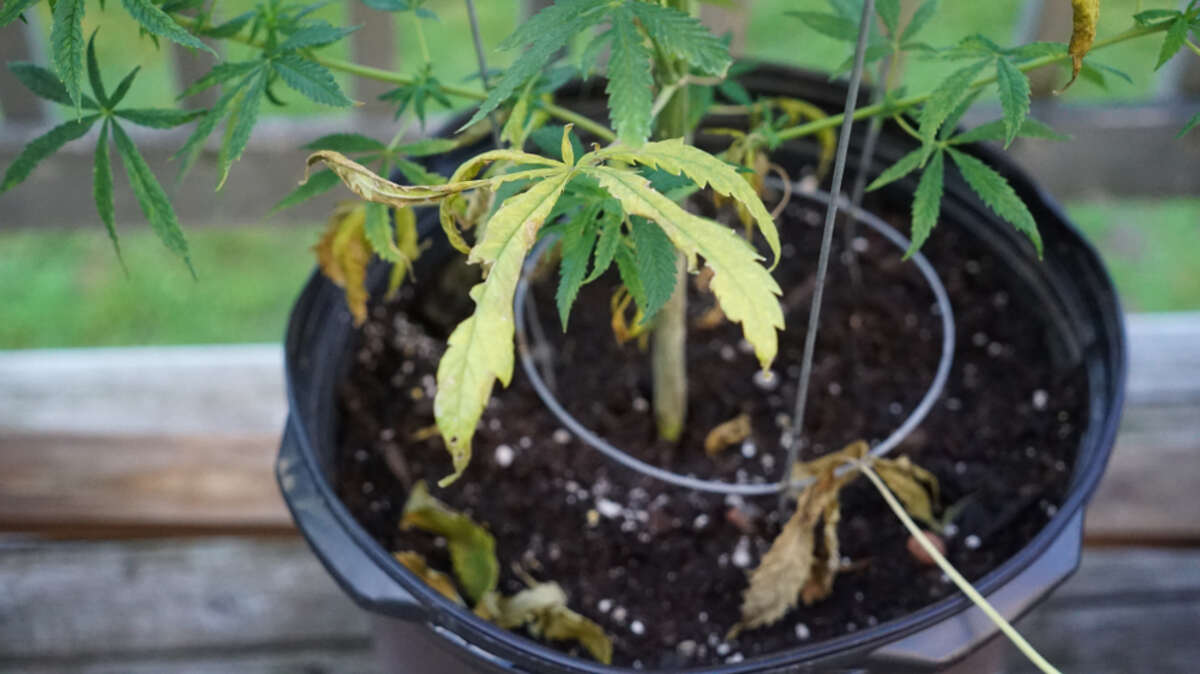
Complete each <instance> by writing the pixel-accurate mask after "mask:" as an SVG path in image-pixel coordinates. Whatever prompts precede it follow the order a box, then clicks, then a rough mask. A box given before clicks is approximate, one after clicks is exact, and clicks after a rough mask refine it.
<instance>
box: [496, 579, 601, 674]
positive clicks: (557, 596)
mask: <svg viewBox="0 0 1200 674" xmlns="http://www.w3.org/2000/svg"><path fill="white" fill-rule="evenodd" d="M530 581H531V579H529V580H527V581H526V582H529V583H530V586H529V588H528V589H525V590H521V591H520V592H518V593H516V594H514V595H513V596H511V597H502V596H500V595H499V593H496V592H489V593H488V594H486V595H484V597H483V599H482V600H481V601H480V602H479V604H478V605H477V606H476V607H475V614H476V615H478V616H479V617H481V618H483V619H484V620H488V621H491V622H493V623H495V624H496V625H499V626H500V627H503V628H505V629H516V628H518V627H522V626H524V627H525V628H527V629H528V630H529V633H530V634H531V635H533V636H534V637H535V638H538V639H546V640H550V641H578V642H579V643H580V644H581V645H582V646H583V647H584V648H585V649H587V651H588V653H590V654H591V655H592V657H593V658H595V659H596V660H598V661H600V662H602V663H604V664H606V665H607V664H611V663H612V651H613V645H612V640H611V639H609V638H608V635H607V634H605V633H604V630H603V629H602V628H601V627H600V626H599V625H597V624H596V623H594V622H592V621H591V620H588V619H587V618H585V617H583V616H581V615H579V614H578V613H576V612H574V611H572V610H571V609H569V608H567V593H566V592H564V591H563V589H562V587H561V586H559V584H558V583H531V582H530Z"/></svg>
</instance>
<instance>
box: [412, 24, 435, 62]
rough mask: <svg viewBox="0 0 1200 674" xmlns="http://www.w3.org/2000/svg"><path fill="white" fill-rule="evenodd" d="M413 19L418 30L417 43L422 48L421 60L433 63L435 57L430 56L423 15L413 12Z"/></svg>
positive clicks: (414, 26)
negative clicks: (422, 20)
mask: <svg viewBox="0 0 1200 674" xmlns="http://www.w3.org/2000/svg"><path fill="white" fill-rule="evenodd" d="M412 20H413V28H414V29H415V30H416V31H417V45H418V46H419V47H420V48H421V60H422V61H424V62H425V65H427V66H428V65H430V64H432V63H433V59H431V58H430V57H429V45H428V44H426V42H425V29H424V28H422V27H421V17H419V16H417V13H416V12H413V13H412Z"/></svg>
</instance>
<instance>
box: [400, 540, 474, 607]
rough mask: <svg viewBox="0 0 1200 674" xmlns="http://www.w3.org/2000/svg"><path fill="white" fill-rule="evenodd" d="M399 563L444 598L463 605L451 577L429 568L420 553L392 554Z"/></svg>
mask: <svg viewBox="0 0 1200 674" xmlns="http://www.w3.org/2000/svg"><path fill="white" fill-rule="evenodd" d="M392 556H393V557H395V558H396V561H397V562H400V563H401V564H403V565H404V567H405V568H406V569H408V570H409V571H412V572H413V573H415V574H417V577H418V578H420V579H421V580H423V581H425V584H426V585H428V586H429V587H432V588H433V589H435V590H437V591H438V593H440V594H441V595H442V596H443V597H445V598H447V599H449V600H450V601H452V602H454V603H456V604H462V603H463V600H462V597H460V596H459V595H458V590H457V589H455V587H454V581H453V580H450V576H447V575H446V574H444V573H442V572H441V571H438V570H437V569H431V568H429V564H428V563H427V562H426V561H425V558H424V557H422V556H421V554H420V553H418V552H413V551H411V550H405V551H403V552H395V553H392Z"/></svg>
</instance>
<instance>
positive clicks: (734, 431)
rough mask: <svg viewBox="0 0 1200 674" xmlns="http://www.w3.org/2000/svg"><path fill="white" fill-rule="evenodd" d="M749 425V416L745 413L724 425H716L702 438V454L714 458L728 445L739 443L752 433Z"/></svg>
mask: <svg viewBox="0 0 1200 674" xmlns="http://www.w3.org/2000/svg"><path fill="white" fill-rule="evenodd" d="M753 430H754V429H753V427H751V425H750V415H749V414H746V413H745V412H743V413H741V414H739V415H737V416H736V417H734V418H732V419H730V420H729V421H726V422H724V423H720V424H717V425H716V426H715V427H713V429H712V430H711V431H709V432H708V435H707V436H705V437H704V453H705V454H708V455H709V456H716V455H717V454H718V453H720V451H721V450H723V449H725V448H726V447H728V446H729V445H732V444H735V443H738V442H741V441H742V440H745V439H746V438H748V437H750V433H751V432H752V431H753Z"/></svg>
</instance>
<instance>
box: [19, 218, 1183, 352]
mask: <svg viewBox="0 0 1200 674" xmlns="http://www.w3.org/2000/svg"><path fill="white" fill-rule="evenodd" d="M1068 211H1069V213H1070V214H1071V216H1072V218H1073V219H1074V220H1075V221H1076V223H1077V224H1078V225H1079V226H1080V227H1081V228H1082V229H1083V230H1084V232H1085V233H1086V234H1087V235H1088V236H1089V237H1090V238H1091V239H1092V240H1093V241H1094V242H1095V243H1096V244H1097V245H1098V246H1099V247H1100V249H1101V252H1102V254H1103V255H1104V258H1105V261H1106V262H1107V263H1108V266H1109V269H1110V270H1111V271H1112V274H1113V277H1114V278H1115V280H1116V284H1117V287H1118V289H1119V291H1120V292H1121V296H1122V299H1123V300H1124V303H1125V308H1126V309H1127V310H1129V311H1179V310H1196V309H1200V274H1197V273H1196V272H1195V262H1194V255H1195V253H1194V250H1195V242H1196V241H1197V240H1200V199H1165V200H1122V201H1113V202H1091V203H1075V204H1068ZM318 235H319V227H318V226H317V225H311V226H303V227H287V228H283V227H280V226H272V225H245V226H239V227H236V228H205V229H196V230H192V231H191V232H190V233H189V236H190V240H191V246H192V251H193V257H194V260H195V264H196V269H197V273H198V274H199V278H198V279H196V280H193V279H192V277H191V276H190V275H189V274H188V272H187V270H186V269H185V268H184V266H183V264H182V263H181V262H179V260H178V259H177V258H175V257H174V256H172V255H170V254H168V253H167V252H166V251H165V250H163V248H162V246H161V244H160V243H159V242H158V240H157V239H156V238H155V237H154V235H153V234H151V233H150V232H148V231H146V230H144V229H141V228H137V229H130V230H128V231H124V232H122V239H121V241H122V249H123V251H124V256H125V260H126V262H127V264H128V266H129V269H130V275H129V277H125V276H124V274H123V273H122V271H121V268H120V266H119V265H118V264H117V262H116V260H115V259H114V256H113V253H112V250H111V247H110V245H109V242H108V239H107V238H106V236H105V235H104V234H103V232H102V231H99V230H98V229H94V230H71V231H50V232H47V231H22V232H7V233H0V250H3V251H4V255H3V256H2V257H0V288H3V289H5V290H4V292H5V297H4V301H3V302H0V349H14V348H15V349H20V348H46V347H70V346H100V345H122V344H194V343H236V342H272V341H278V340H279V339H280V338H281V335H282V334H283V326H284V322H285V320H286V317H287V312H288V310H289V309H290V307H291V304H292V300H293V299H294V298H295V296H296V294H297V293H298V292H299V289H300V287H301V285H302V283H303V281H304V279H305V278H306V277H307V275H308V274H309V272H310V271H311V269H312V265H313V257H312V255H311V253H310V252H309V248H310V247H311V245H312V244H313V243H314V242H315V241H316V239H317V237H318Z"/></svg>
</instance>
